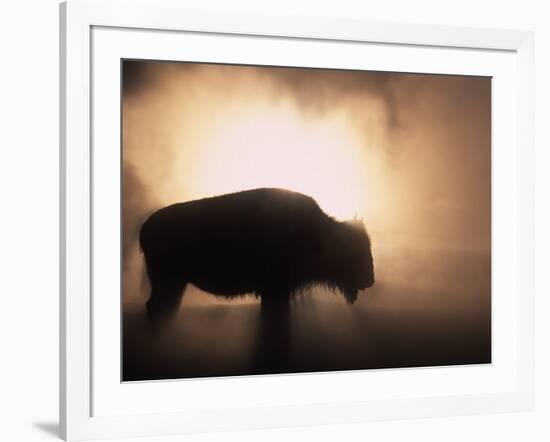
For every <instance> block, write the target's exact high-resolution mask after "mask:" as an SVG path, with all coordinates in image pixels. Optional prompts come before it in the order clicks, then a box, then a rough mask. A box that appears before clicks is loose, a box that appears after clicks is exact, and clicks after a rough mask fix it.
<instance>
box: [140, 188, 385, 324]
mask: <svg viewBox="0 0 550 442" xmlns="http://www.w3.org/2000/svg"><path fill="white" fill-rule="evenodd" d="M139 241H140V245H141V249H142V251H143V254H144V257H145V264H146V269H147V275H148V277H149V281H150V284H151V296H150V298H149V300H148V301H147V304H146V307H147V312H148V315H149V317H150V318H152V319H160V318H166V317H169V316H171V314H173V313H174V312H175V311H176V310H177V307H178V306H179V303H180V300H181V296H182V294H183V292H184V289H185V286H186V284H187V283H191V284H193V285H195V286H196V287H198V288H200V289H202V290H205V291H207V292H209V293H211V294H214V295H217V296H223V297H227V298H232V297H236V296H240V295H243V294H247V293H254V294H255V295H256V296H257V297H260V298H261V306H262V312H267V313H268V314H269V313H270V312H272V313H273V312H279V313H280V312H281V311H287V310H288V305H289V300H290V298H291V297H292V295H293V294H294V293H296V292H297V291H299V290H300V289H303V288H306V287H307V286H311V285H314V284H326V285H327V286H329V287H332V288H337V289H339V290H340V291H341V292H342V293H343V294H344V296H345V298H346V300H347V301H348V302H349V303H353V302H355V300H356V299H357V294H358V291H359V290H361V289H365V288H367V287H371V286H372V285H373V284H374V270H373V258H372V252H371V244H370V239H369V236H368V234H367V232H366V230H365V228H364V226H363V223H362V221H359V220H355V219H354V220H351V221H345V222H339V221H337V220H335V219H334V218H331V217H330V216H328V215H327V214H326V213H324V212H323V211H322V210H321V208H320V207H319V205H318V204H317V203H316V202H315V200H314V199H313V198H311V197H309V196H307V195H303V194H300V193H296V192H291V191H288V190H284V189H271V188H264V189H254V190H247V191H242V192H237V193H231V194H226V195H220V196H215V197H212V198H205V199H200V200H195V201H189V202H186V203H179V204H174V205H171V206H168V207H164V208H162V209H160V210H158V211H157V212H155V213H153V214H152V215H151V216H150V217H149V218H148V219H147V220H146V221H145V222H144V223H143V225H142V226H141V230H140V237H139ZM273 314H274V315H275V313H273ZM275 316H276V315H275Z"/></svg>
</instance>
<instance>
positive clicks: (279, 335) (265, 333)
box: [258, 291, 291, 373]
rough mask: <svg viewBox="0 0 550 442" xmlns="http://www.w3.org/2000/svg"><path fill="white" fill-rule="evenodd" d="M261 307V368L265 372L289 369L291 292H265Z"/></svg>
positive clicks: (259, 352)
mask: <svg viewBox="0 0 550 442" xmlns="http://www.w3.org/2000/svg"><path fill="white" fill-rule="evenodd" d="M260 309H261V313H260V334H259V336H258V337H259V342H258V344H259V345H258V354H259V357H260V369H261V371H262V372H263V373H281V372H284V371H286V370H288V363H289V356H290V350H291V348H290V347H291V342H290V341H291V340H290V294H289V293H288V292H285V291H280V292H271V293H263V294H262V299H261V307H260Z"/></svg>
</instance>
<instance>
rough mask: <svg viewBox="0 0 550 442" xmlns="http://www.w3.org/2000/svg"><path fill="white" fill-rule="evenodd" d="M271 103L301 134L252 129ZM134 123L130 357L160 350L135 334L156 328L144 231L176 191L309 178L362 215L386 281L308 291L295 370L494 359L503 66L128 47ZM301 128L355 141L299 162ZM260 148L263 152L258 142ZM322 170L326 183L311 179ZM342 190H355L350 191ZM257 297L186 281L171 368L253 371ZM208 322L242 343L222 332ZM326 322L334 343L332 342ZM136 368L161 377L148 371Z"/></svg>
mask: <svg viewBox="0 0 550 442" xmlns="http://www.w3.org/2000/svg"><path fill="white" fill-rule="evenodd" d="M259 116H261V117H262V118H264V119H265V120H267V121H269V119H270V118H272V119H273V120H275V121H281V122H283V123H284V124H286V125H288V127H289V128H290V129H288V131H289V134H290V135H289V136H288V137H286V138H284V137H283V136H282V135H280V132H283V131H279V130H277V128H276V129H275V131H274V132H270V131H269V127H268V126H266V129H265V130H264V132H265V133H260V134H256V133H255V132H254V131H251V132H249V133H250V134H251V135H250V136H249V137H247V136H245V135H242V136H241V137H242V139H241V138H240V136H239V131H240V130H241V128H242V127H244V128H249V127H250V126H251V125H252V126H257V125H258V124H262V122H263V121H264V120H263V119H262V120H259ZM258 121H259V122H260V123H258ZM122 125H123V127H122V129H123V145H122V158H123V174H122V179H123V226H122V228H123V301H124V303H125V306H126V307H125V309H126V311H128V312H130V313H129V314H128V318H129V319H128V321H126V322H125V330H127V332H126V331H125V336H126V338H125V339H126V348H129V349H133V348H134V347H135V352H134V353H132V355H131V356H127V357H128V358H130V360H131V361H133V362H132V364H131V365H133V366H136V364H137V362H136V361H137V360H141V363H142V364H146V363H145V362H144V361H143V360H142V358H141V357H140V356H139V355H138V353H137V352H138V349H137V347H136V346H139V345H144V344H143V342H149V341H148V339H149V338H147V337H145V336H143V334H142V333H139V332H137V331H136V330H137V328H138V325H136V324H139V323H140V321H141V319H139V318H141V316H140V315H141V313H140V308H141V307H142V304H143V302H144V301H145V300H146V299H147V297H148V290H149V287H148V284H147V278H146V276H145V275H144V267H143V262H142V261H143V260H142V255H141V254H140V251H139V247H138V241H137V238H138V233H139V228H140V226H141V223H142V222H143V221H144V220H145V219H146V218H147V216H149V215H150V214H151V213H153V212H154V211H155V210H157V209H159V208H161V207H164V206H166V205H169V204H172V203H176V202H184V201H189V200H193V199H198V198H203V197H207V196H213V195H214V194H219V193H230V192H234V191H238V190H243V187H249V186H251V185H254V186H255V187H263V186H265V185H267V186H272V185H274V184H275V185H277V186H280V187H285V188H288V187H292V185H293V184H295V183H297V185H301V184H302V180H303V181H304V183H305V184H304V185H307V186H310V187H307V189H310V188H311V189H313V190H312V192H315V191H318V196H319V197H318V198H317V199H318V202H319V203H320V205H321V207H322V208H323V209H324V210H325V211H326V212H327V213H328V214H329V215H331V216H334V217H335V218H338V219H347V218H351V217H352V216H353V215H355V214H357V215H358V216H362V217H363V219H364V223H365V226H366V228H367V230H368V232H369V234H370V237H371V240H372V244H373V246H372V247H373V255H374V260H375V272H376V281H377V282H376V285H375V286H374V287H373V289H370V290H366V291H364V293H361V295H360V296H359V300H358V302H357V303H356V305H354V306H352V307H350V306H348V305H346V304H345V303H344V302H343V301H342V300H341V299H340V297H338V296H337V295H335V294H332V293H328V291H326V290H323V289H320V290H317V291H310V292H308V293H304V294H303V295H302V296H300V297H298V298H297V299H295V300H294V302H293V318H294V320H293V326H292V327H293V336H294V345H295V348H299V349H301V354H302V355H304V354H307V355H309V356H307V357H304V358H303V359H299V358H298V359H294V360H293V362H292V364H291V368H292V369H293V370H295V371H296V370H298V371H299V370H304V371H307V370H324V369H339V368H342V367H344V368H345V367H349V368H377V367H378V368H380V367H389V366H410V365H426V364H427V365H430V364H455V363H479V362H487V361H488V360H489V359H490V304H491V79H490V78H488V77H469V76H449V75H427V74H407V73H391V72H366V71H344V70H328V69H305V68H279V67H256V66H235V65H216V64H200V63H171V62H146V61H124V62H123V101H122ZM301 127H311V128H313V129H312V130H313V131H317V132H315V133H316V134H320V135H315V136H318V137H321V138H323V137H327V138H329V137H332V136H333V135H334V134H336V135H334V137H335V138H334V139H335V140H336V141H335V142H338V140H343V141H342V143H343V144H342V146H341V152H342V155H345V154H346V152H348V153H349V152H352V153H349V157H348V158H349V160H345V161H343V162H342V163H334V161H333V160H332V158H333V157H322V156H321V154H320V156H319V158H320V160H319V161H320V162H319V163H318V164H316V163H315V158H313V159H312V161H311V165H309V164H307V163H303V164H302V163H300V164H298V165H297V166H295V167H294V168H292V167H290V166H289V164H290V165H291V164H292V162H293V161H298V160H296V158H298V157H297V156H296V155H298V154H297V153H295V152H297V151H298V150H299V149H300V147H299V146H298V147H294V146H290V147H289V146H288V145H287V146H279V144H277V143H278V141H281V142H285V143H286V144H288V139H289V137H290V138H291V137H292V136H293V134H294V133H296V134H297V137H299V136H301V133H298V131H299V130H300V129H299V128H301ZM325 128H328V129H326V130H327V131H328V132H324V130H325ZM247 130H251V129H247ZM341 133H344V136H341V135H340V134H341ZM251 137H252V138H251ZM278 137H279V138H278ZM338 137H340V138H338ZM312 139H316V138H312ZM226 140H229V141H227V142H226ZM247 143H248V144H247ZM344 144H345V145H344ZM254 149H259V150H260V151H261V152H262V154H261V155H260V156H259V157H258V156H251V155H255V154H254V153H253V152H252V151H253V150H254ZM262 149H263V151H262ZM279 149H286V150H287V151H288V152H289V153H288V163H287V164H284V163H283V164H279V163H277V161H273V160H272V159H271V160H270V161H271V163H272V164H270V163H269V162H268V160H269V158H271V157H270V156H269V155H270V152H275V151H278V150H279ZM329 149H332V148H331V147H329ZM251 152H252V153H251ZM285 152H286V151H285ZM331 152H332V150H331ZM313 153H315V152H314V151H313ZM278 155H280V153H279V154H278ZM331 155H332V154H331ZM264 156H265V157H266V158H268V160H266V164H265V165H264V166H265V167H266V169H265V170H269V169H267V168H269V167H271V166H272V167H273V168H275V169H274V170H275V172H276V173H275V172H274V173H273V174H272V175H270V176H267V177H266V173H265V172H264V173H263V174H258V176H257V177H256V176H254V178H253V179H250V176H251V175H250V173H251V170H250V169H251V163H253V162H254V161H256V162H258V161H261V159H262V158H263V157H264ZM310 156H311V155H310V152H309V151H308V152H307V157H308V158H309V157H310ZM251 158H252V160H251ZM258 158H259V160H258ZM273 158H279V157H273ZM348 165H349V167H348ZM257 166H258V167H262V165H261V164H258V165H257ZM277 167H279V169H277ZM301 170H303V174H302V177H300V176H299V175H300V173H301V172H300V171H301ZM315 173H317V174H318V175H319V176H318V177H317V178H316V179H317V181H315V183H313V184H312V183H311V182H308V181H307V180H308V179H309V178H308V177H309V176H310V175H312V174H315ZM247 175H248V176H249V178H248V180H244V178H243V177H246V176H247ZM264 177H265V179H264ZM243 180H244V181H243ZM319 183H321V184H319ZM323 186H324V187H323ZM291 190H300V189H291ZM312 196H314V197H316V196H317V195H315V194H314V195H312ZM340 201H344V202H345V203H346V204H340V205H336V203H338V202H340ZM332 203H334V204H332ZM331 209H340V210H339V212H337V211H335V212H334V213H331V212H330V211H331ZM257 303H258V301H257V300H256V299H255V298H254V297H252V296H251V297H244V298H240V299H235V300H230V301H228V300H225V299H222V300H220V299H218V298H216V297H214V296H212V295H210V294H207V293H205V292H201V291H200V290H199V289H197V288H196V287H193V286H188V288H187V290H186V292H185V295H184V297H183V302H182V305H181V309H180V313H179V315H180V318H181V321H179V322H178V324H179V326H178V327H179V328H177V329H176V332H175V333H172V334H171V335H170V334H169V335H166V337H165V339H166V341H165V342H164V345H163V346H162V348H164V349H166V348H168V349H170V348H179V349H180V350H181V349H186V350H185V351H183V350H181V351H179V352H178V353H179V356H177V358H176V359H177V361H176V362H174V359H173V353H172V352H170V351H168V356H166V355H164V356H161V355H157V356H158V357H159V358H161V359H162V360H163V361H164V360H165V359H164V358H165V357H167V358H168V362H166V361H165V362H166V364H164V363H163V364H160V365H162V366H163V367H164V368H163V370H164V371H163V373H164V376H165V377H174V376H175V377H185V376H200V375H223V374H227V373H229V374H231V373H232V374H247V373H251V371H250V370H248V371H247V369H246V368H245V369H243V368H242V367H243V366H244V367H246V364H245V365H243V361H245V360H249V359H250V358H251V357H252V355H253V354H254V348H255V347H254V346H255V345H256V344H255V339H254V336H255V331H254V330H255V329H256V327H257V308H258V305H257ZM199 317H200V318H202V319H201V320H199V319H197V318H199ZM214 318H215V319H214ZM237 318H238V319H237ZM204 324H211V326H212V327H215V328H217V329H218V330H219V331H222V332H223V333H224V335H225V336H229V337H231V339H229V341H230V342H231V343H230V344H229V343H228V341H226V342H224V343H223V344H221V343H220V342H219V340H217V338H216V336H215V335H212V333H211V332H207V331H206V329H205V327H204ZM419 324H422V325H419ZM445 324H446V325H445ZM206 328H208V327H206ZM460 330H462V332H460ZM465 330H469V331H468V332H466V331H465ZM464 333H466V334H468V336H464ZM319 336H324V338H323V339H324V340H325V342H332V344H333V345H330V346H327V348H328V350H326V349H325V350H322V349H320V348H318V345H317V346H316V344H315V342H318V338H319ZM363 339H365V341H364V342H363ZM367 342H370V343H373V342H374V343H376V345H375V346H376V348H377V350H375V349H374V347H370V346H367V347H368V348H367V347H365V345H366V344H365V343H367ZM422 342H424V343H426V344H425V346H424V347H422ZM140 343H141V344H140ZM151 345H152V344H151ZM369 345H370V344H369ZM458 346H460V349H459V348H458ZM381 347H383V348H385V349H386V350H381ZM204 348H208V349H209V350H208V354H206V353H204V350H201V349H204ZM399 348H401V350H399ZM422 348H423V349H422ZM308 349H309V350H308ZM315 349H317V350H315ZM415 349H416V350H415ZM443 349H444V350H443ZM344 350H345V351H344ZM350 354H353V355H356V356H353V357H352V356H350ZM170 355H172V356H170ZM346 355H347V356H346ZM171 358H172V359H171ZM154 360H155V359H154V358H153V361H154ZM170 361H171V362H170ZM224 361H225V362H224ZM323 361H324V362H323ZM338 361H340V362H338ZM346 361H347V362H346ZM407 361H408V362H407ZM152 363H153V362H152ZM138 365H139V364H138ZM146 365H147V364H146ZM182 367H188V369H187V371H185V370H184V369H183V368H182ZM189 367H195V368H192V369H191V368H189ZM212 367H218V368H217V369H214V368H212ZM239 367H240V368H239ZM150 370H152V372H151V373H155V370H154V367H150ZM182 370H183V374H182ZM145 371H147V370H145ZM252 371H253V370H252ZM174 373H175V374H174ZM178 373H179V374H178ZM201 373H202V374H201ZM157 375H158V373H157ZM128 376H129V379H133V380H135V379H138V378H147V377H148V375H147V374H144V372H140V371H139V370H137V371H135V370H134V371H132V374H129V375H128ZM151 376H153V377H154V376H156V375H151Z"/></svg>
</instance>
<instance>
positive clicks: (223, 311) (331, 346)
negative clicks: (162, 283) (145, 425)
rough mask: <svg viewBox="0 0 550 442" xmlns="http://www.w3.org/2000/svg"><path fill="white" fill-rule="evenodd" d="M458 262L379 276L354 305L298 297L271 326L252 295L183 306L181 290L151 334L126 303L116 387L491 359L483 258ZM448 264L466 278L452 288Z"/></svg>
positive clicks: (140, 313) (325, 297) (323, 296)
mask: <svg viewBox="0 0 550 442" xmlns="http://www.w3.org/2000/svg"><path fill="white" fill-rule="evenodd" d="M463 258H464V257H462V256H448V257H447V258H446V259H445V260H443V261H441V262H442V263H443V264H440V267H441V268H440V269H439V271H436V272H434V275H433V277H432V278H427V279H426V278H424V279H422V278H420V279H419V278H416V279H415V278H407V280H406V281H404V282H402V283H399V282H394V283H388V282H385V281H384V280H383V279H382V280H380V281H379V282H378V283H377V284H376V285H375V286H374V287H373V288H372V289H370V290H367V291H365V292H363V293H361V294H360V296H359V299H358V301H357V302H356V303H355V304H354V305H348V304H346V303H345V302H343V301H342V299H341V297H339V296H336V295H335V294H332V293H323V291H322V290H321V291H320V292H317V293H311V294H305V295H303V296H300V297H298V298H296V299H295V300H294V301H293V302H292V304H291V312H290V316H289V320H288V321H287V322H286V323H284V324H278V325H276V326H273V324H266V323H265V320H263V321H262V317H261V315H260V306H259V303H257V302H255V301H254V299H253V298H250V299H248V302H244V303H243V302H226V301H221V302H212V299H213V298H211V297H209V295H206V294H201V295H199V296H198V298H196V299H198V300H199V301H201V299H203V300H206V301H210V302H198V303H197V302H195V303H194V305H193V303H192V304H191V305H186V296H187V293H186V296H184V301H183V304H182V307H181V309H180V311H179V313H178V316H177V318H176V319H175V320H174V321H173V322H172V323H170V324H166V325H165V326H164V327H161V328H160V329H158V330H152V329H151V328H150V326H149V325H148V322H147V318H146V315H145V309H144V306H143V304H142V303H125V304H124V312H123V381H138V380H153V379H177V378H190V377H212V376H234V375H254V374H272V373H299V372H319V371H334V370H355V369H376V368H399V367H419V366H441V365H463V364H484V363H490V362H491V320H490V317H491V312H490V278H489V275H490V261H488V259H484V258H481V257H477V258H475V259H473V258H471V257H470V259H469V261H467V264H464V261H463ZM453 261H457V262H458V261H460V263H461V266H462V269H463V271H465V272H466V273H468V276H469V278H468V279H467V280H463V283H462V284H460V285H459V284H455V283H454V281H453V280H454V279H456V274H455V273H454V271H453V270H451V269H454V268H456V265H454V262H453ZM397 267H398V266H397ZM397 267H396V268H397ZM447 267H448V268H447ZM461 273H462V272H461ZM450 282H451V283H450ZM444 287H447V288H446V289H445V288H444ZM201 297H202V298H201Z"/></svg>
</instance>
